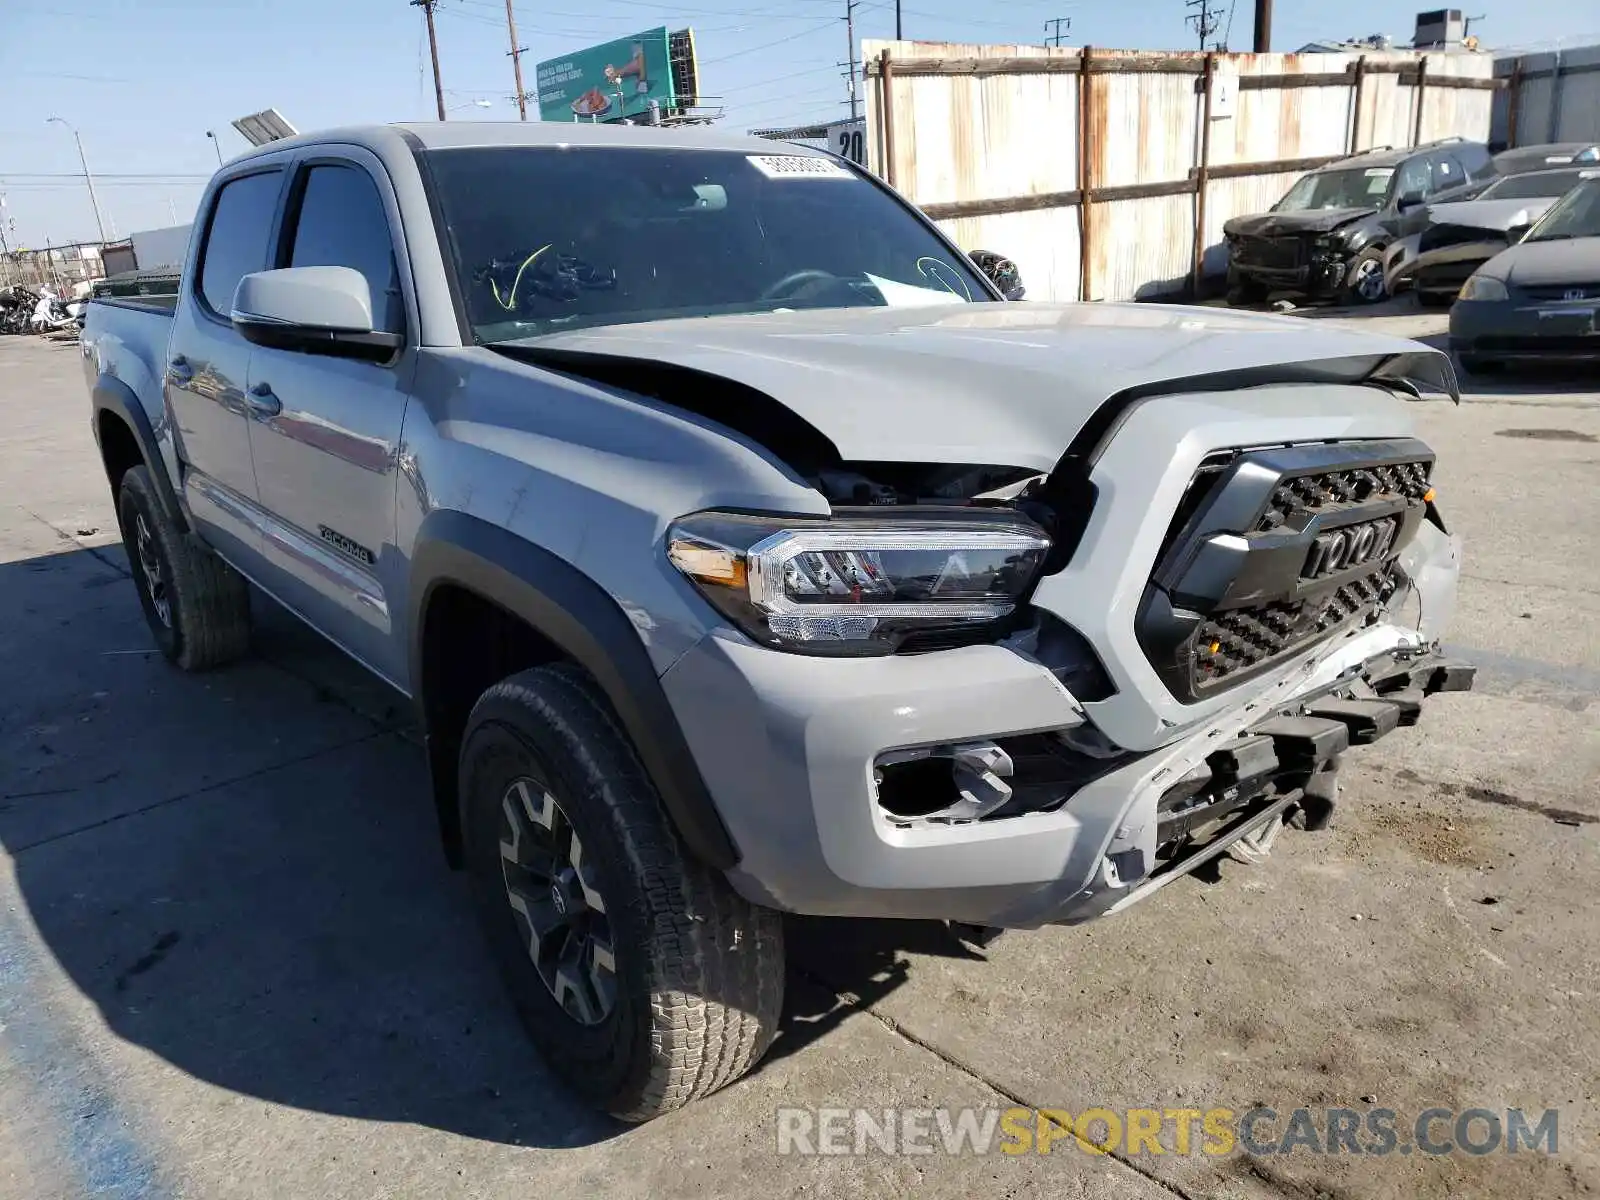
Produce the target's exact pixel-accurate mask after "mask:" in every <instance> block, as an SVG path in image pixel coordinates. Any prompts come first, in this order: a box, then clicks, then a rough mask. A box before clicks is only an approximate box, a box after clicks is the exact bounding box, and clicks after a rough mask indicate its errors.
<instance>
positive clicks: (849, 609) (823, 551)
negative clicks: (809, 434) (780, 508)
mask: <svg viewBox="0 0 1600 1200" xmlns="http://www.w3.org/2000/svg"><path fill="white" fill-rule="evenodd" d="M1049 548H1050V540H1049V539H1048V538H1047V537H1045V535H1044V533H1043V532H1042V531H1041V530H1040V529H1039V527H1038V526H1036V525H1034V524H1032V523H1031V522H1029V521H1026V520H1024V519H1022V518H1019V517H1017V516H1015V515H1014V514H1010V513H1004V514H1002V513H996V512H992V511H985V510H977V511H973V510H963V512H962V513H959V514H954V515H952V514H950V513H949V512H948V510H946V511H944V512H939V513H936V514H929V513H927V512H923V513H921V514H911V513H906V512H904V510H902V515H897V516H896V517H894V518H885V517H883V516H882V515H881V514H875V515H872V516H865V515H854V514H850V513H848V512H841V513H840V514H838V515H837V516H835V517H834V519H832V520H806V519H803V518H802V519H786V518H780V517H750V516H740V515H737V514H732V513H699V514H696V515H695V516H692V517H685V518H683V519H682V520H681V521H678V522H676V523H674V524H673V526H672V528H671V529H670V530H668V533H667V557H668V559H670V560H671V562H672V564H673V566H675V567H677V568H678V570H680V571H682V572H683V573H684V575H686V576H688V578H689V579H690V580H691V581H692V582H693V583H694V585H695V586H696V587H697V588H698V589H699V590H700V592H701V594H702V595H704V596H705V597H706V599H707V600H709V601H710V602H711V603H712V604H713V605H715V606H716V608H717V609H718V610H719V611H720V612H721V613H722V614H723V615H724V616H726V617H727V618H728V619H729V620H730V621H732V622H733V623H734V624H735V625H736V626H738V627H739V628H740V629H742V630H743V631H744V632H745V633H747V634H749V635H750V636H751V637H753V638H755V639H756V640H757V641H760V642H763V643H765V644H767V645H769V646H777V647H781V648H783V649H786V650H799V651H802V652H805V653H811V654H887V653H892V652H893V651H894V650H895V649H897V648H898V647H899V646H900V645H901V643H902V642H904V641H905V640H906V639H907V638H908V637H912V636H914V635H916V634H919V633H928V632H933V631H960V630H962V629H967V630H971V629H973V627H975V626H979V627H981V626H983V625H986V624H989V623H992V622H996V621H999V620H1002V619H1003V618H1005V617H1007V616H1009V615H1010V614H1011V612H1012V611H1013V610H1014V609H1015V608H1016V606H1017V604H1018V602H1019V601H1020V600H1021V599H1022V597H1023V596H1024V595H1026V594H1027V591H1028V589H1029V588H1030V587H1031V586H1032V585H1033V581H1034V578H1035V576H1036V575H1037V574H1038V572H1039V567H1040V565H1041V564H1042V563H1043V562H1044V557H1045V553H1046V552H1047V551H1048V550H1049Z"/></svg>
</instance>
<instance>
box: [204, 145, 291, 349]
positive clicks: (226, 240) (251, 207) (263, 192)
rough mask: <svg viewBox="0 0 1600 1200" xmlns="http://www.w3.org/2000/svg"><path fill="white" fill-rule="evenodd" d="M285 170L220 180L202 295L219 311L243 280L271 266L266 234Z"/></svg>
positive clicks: (225, 308) (224, 308) (230, 304)
mask: <svg viewBox="0 0 1600 1200" xmlns="http://www.w3.org/2000/svg"><path fill="white" fill-rule="evenodd" d="M282 182H283V172H282V171H263V172H261V173H260V174H256V175H246V176H244V177H243V178H241V179H235V180H232V181H231V182H229V183H225V184H223V185H222V190H221V191H220V192H218V193H217V203H216V206H215V207H214V208H213V209H212V211H211V228H210V230H209V231H208V232H207V234H206V245H205V249H204V251H202V257H201V259H200V296H201V298H202V299H203V300H204V301H205V304H206V307H207V308H209V309H210V310H211V311H212V312H214V313H217V314H219V315H220V316H224V317H225V316H227V315H228V312H229V311H230V310H231V309H232V308H233V293H234V290H235V289H236V288H238V286H239V280H241V279H243V278H244V277H245V276H246V275H249V274H250V273H251V272H253V271H264V270H266V268H267V235H268V234H269V233H271V231H272V216H273V213H274V212H275V211H276V210H277V206H278V187H279V185H280V184H281V183H282Z"/></svg>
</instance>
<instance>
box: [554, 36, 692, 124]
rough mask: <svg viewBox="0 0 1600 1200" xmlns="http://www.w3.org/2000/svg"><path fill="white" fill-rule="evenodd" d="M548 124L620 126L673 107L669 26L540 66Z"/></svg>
mask: <svg viewBox="0 0 1600 1200" xmlns="http://www.w3.org/2000/svg"><path fill="white" fill-rule="evenodd" d="M535 79H536V81H537V87H538V89H539V118H540V120H544V121H620V120H622V119H623V118H625V117H641V116H644V115H645V114H646V113H647V112H649V110H650V102H651V101H652V100H654V101H655V102H656V105H657V107H658V108H659V109H666V108H671V107H672V106H673V96H674V93H673V86H672V65H671V57H670V55H669V53H668V35H667V28H666V26H665V25H663V26H661V27H660V28H658V29H650V30H647V31H646V32H644V33H638V34H635V35H634V36H633V37H629V38H619V39H618V40H617V41H614V42H606V43H605V44H604V45H601V46H590V47H589V48H588V49H586V50H579V51H577V52H576V53H573V54H566V55H563V56H562V57H560V58H552V59H547V60H546V61H544V62H542V63H540V64H539V65H538V68H537V73H536V74H535Z"/></svg>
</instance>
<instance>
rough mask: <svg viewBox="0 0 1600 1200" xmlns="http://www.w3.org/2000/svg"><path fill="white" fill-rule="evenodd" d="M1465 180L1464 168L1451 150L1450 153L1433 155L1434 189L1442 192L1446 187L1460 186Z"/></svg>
mask: <svg viewBox="0 0 1600 1200" xmlns="http://www.w3.org/2000/svg"><path fill="white" fill-rule="evenodd" d="M1466 181H1467V173H1466V170H1465V169H1464V168H1463V167H1462V165H1461V163H1460V162H1459V161H1458V160H1457V158H1456V156H1455V154H1454V153H1453V152H1452V153H1450V154H1435V155H1434V156H1433V190H1434V191H1436V192H1442V191H1444V190H1445V189H1446V188H1453V187H1460V186H1461V185H1462V184H1463V183H1465V182H1466Z"/></svg>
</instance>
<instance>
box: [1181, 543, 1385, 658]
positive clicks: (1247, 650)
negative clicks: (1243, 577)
mask: <svg viewBox="0 0 1600 1200" xmlns="http://www.w3.org/2000/svg"><path fill="white" fill-rule="evenodd" d="M1392 588H1393V582H1392V579H1391V576H1390V569H1389V568H1388V567H1387V566H1385V567H1384V568H1383V569H1382V570H1378V571H1374V572H1373V573H1372V574H1371V575H1367V576H1364V577H1363V578H1361V579H1355V580H1351V581H1350V582H1349V583H1344V584H1341V585H1340V586H1339V587H1337V588H1335V589H1333V591H1332V592H1324V593H1322V594H1321V595H1318V596H1314V597H1311V598H1309V599H1306V600H1301V601H1298V602H1293V603H1273V604H1262V605H1258V606H1256V607H1253V608H1235V609H1230V610H1229V611H1227V612H1220V613H1217V614H1216V615H1214V616H1212V617H1210V618H1208V619H1207V620H1206V621H1205V622H1204V624H1202V625H1201V626H1200V637H1199V639H1198V643H1197V645H1198V653H1197V656H1196V657H1197V661H1196V663H1195V675H1196V682H1197V683H1198V684H1199V685H1200V686H1201V687H1206V686H1209V685H1211V684H1214V683H1219V682H1221V681H1222V680H1224V679H1227V678H1228V677H1229V676H1230V675H1235V674H1237V673H1238V672H1240V671H1247V670H1249V669H1250V668H1251V667H1256V666H1259V665H1261V664H1262V663H1264V662H1267V661H1268V660H1269V659H1273V658H1276V657H1278V655H1280V654H1283V653H1285V652H1286V651H1289V650H1292V649H1294V648H1295V647H1296V646H1298V645H1300V644H1301V643H1302V642H1306V641H1309V640H1311V639H1313V638H1318V637H1321V636H1322V635H1324V634H1327V633H1331V632H1332V631H1333V630H1335V629H1338V628H1339V627H1340V626H1341V625H1346V624H1348V623H1350V622H1352V621H1355V620H1357V619H1359V618H1364V617H1366V616H1367V615H1368V614H1369V613H1371V612H1372V611H1373V609H1374V608H1375V607H1377V605H1378V604H1379V603H1380V602H1381V601H1383V600H1385V599H1387V598H1388V593H1389V592H1390V591H1391V590H1392Z"/></svg>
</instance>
